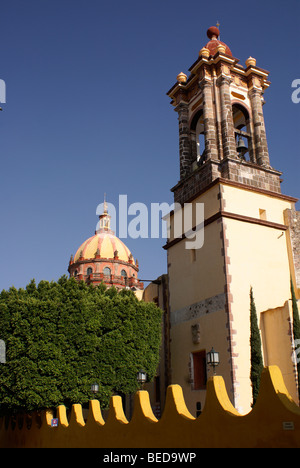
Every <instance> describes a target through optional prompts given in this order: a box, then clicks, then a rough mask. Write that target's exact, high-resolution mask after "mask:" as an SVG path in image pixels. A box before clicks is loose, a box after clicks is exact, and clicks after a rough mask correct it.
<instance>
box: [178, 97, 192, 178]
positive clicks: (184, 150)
mask: <svg viewBox="0 0 300 468" xmlns="http://www.w3.org/2000/svg"><path fill="white" fill-rule="evenodd" d="M176 111H177V112H178V121H179V157H180V179H183V178H184V177H186V176H187V175H188V174H189V173H190V172H191V139H190V130H189V125H188V120H189V119H188V105H187V104H186V103H183V102H182V103H180V104H179V105H178V106H177V108H176Z"/></svg>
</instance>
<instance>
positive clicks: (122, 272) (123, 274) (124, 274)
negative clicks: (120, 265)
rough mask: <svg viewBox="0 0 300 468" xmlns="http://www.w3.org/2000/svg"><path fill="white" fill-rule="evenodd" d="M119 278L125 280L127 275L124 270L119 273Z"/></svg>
mask: <svg viewBox="0 0 300 468" xmlns="http://www.w3.org/2000/svg"><path fill="white" fill-rule="evenodd" d="M121 276H123V278H127V273H126V271H125V270H122V271H121Z"/></svg>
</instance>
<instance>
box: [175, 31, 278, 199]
mask: <svg viewBox="0 0 300 468" xmlns="http://www.w3.org/2000/svg"><path fill="white" fill-rule="evenodd" d="M207 36H208V38H209V42H207V43H206V45H205V46H204V47H202V49H200V52H199V57H198V59H197V60H196V62H195V63H194V64H193V65H192V66H191V67H190V69H189V72H190V75H189V76H188V75H186V74H185V73H183V72H181V73H180V74H179V75H178V76H177V82H176V83H175V84H174V86H173V87H172V88H171V89H170V90H169V91H168V93H167V95H168V96H169V97H170V98H171V104H172V105H173V106H174V109H175V111H176V112H177V113H178V121H179V158H180V180H179V182H178V184H177V185H176V186H175V187H174V188H173V189H172V190H173V191H174V195H175V201H178V202H182V203H183V202H185V201H187V200H189V198H191V197H193V196H195V195H196V194H197V193H198V192H199V191H201V190H202V189H204V188H205V187H207V186H208V185H209V184H210V183H211V182H213V181H214V180H215V179H217V178H225V179H229V180H231V181H234V182H239V183H243V184H246V185H250V186H253V187H256V188H261V189H265V190H268V191H271V192H275V193H280V176H281V173H280V172H278V171H276V170H274V169H273V168H272V167H271V165H270V159H269V152H268V145H267V137H266V129H265V122H264V115H263V104H264V98H263V95H264V92H265V90H266V89H267V88H268V87H269V85H270V82H269V81H268V75H269V72H268V71H266V70H264V69H263V68H259V67H258V66H257V64H256V60H255V58H253V57H249V58H248V59H247V60H246V63H245V66H243V65H241V64H240V63H239V59H237V58H235V57H234V56H233V54H232V52H231V50H230V48H229V47H228V45H227V44H225V43H224V42H221V41H220V38H219V36H220V31H219V29H218V28H217V27H215V26H212V27H210V28H209V29H208V31H207Z"/></svg>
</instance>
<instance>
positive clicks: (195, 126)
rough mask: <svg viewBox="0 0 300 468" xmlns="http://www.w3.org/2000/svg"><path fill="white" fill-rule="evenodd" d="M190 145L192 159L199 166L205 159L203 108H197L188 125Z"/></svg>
mask: <svg viewBox="0 0 300 468" xmlns="http://www.w3.org/2000/svg"><path fill="white" fill-rule="evenodd" d="M190 132H191V140H192V142H193V145H192V159H193V162H197V165H198V166H201V165H202V164H203V163H204V162H205V161H206V151H205V131H204V117H203V110H202V109H201V110H199V111H198V112H197V113H196V114H195V115H194V117H193V118H192V121H191V125H190Z"/></svg>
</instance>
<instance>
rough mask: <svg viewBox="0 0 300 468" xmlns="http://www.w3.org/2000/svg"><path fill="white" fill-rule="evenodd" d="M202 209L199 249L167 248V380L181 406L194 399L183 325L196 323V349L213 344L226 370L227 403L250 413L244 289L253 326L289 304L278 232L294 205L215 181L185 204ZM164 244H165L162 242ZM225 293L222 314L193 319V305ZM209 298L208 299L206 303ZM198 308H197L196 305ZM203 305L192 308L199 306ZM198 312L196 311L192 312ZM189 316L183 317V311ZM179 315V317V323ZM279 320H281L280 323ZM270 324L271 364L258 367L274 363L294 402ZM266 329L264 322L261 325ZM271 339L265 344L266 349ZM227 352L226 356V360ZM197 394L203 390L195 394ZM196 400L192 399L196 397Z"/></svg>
mask: <svg viewBox="0 0 300 468" xmlns="http://www.w3.org/2000/svg"><path fill="white" fill-rule="evenodd" d="M193 203H194V204H195V203H204V204H205V209H204V212H205V219H206V220H208V219H209V218H211V217H212V216H214V215H218V213H219V214H222V217H221V218H219V219H216V218H214V219H213V220H212V219H210V221H212V222H210V223H208V224H207V225H206V226H205V229H204V245H203V247H202V248H201V249H199V250H196V252H195V253H194V254H193V255H192V252H191V251H190V250H187V249H186V248H185V241H184V240H182V241H180V242H177V243H174V244H173V245H172V246H171V247H170V248H169V249H168V264H169V270H168V272H169V286H170V313H171V362H172V376H173V378H172V382H173V383H179V382H180V385H182V386H183V388H184V389H185V391H186V401H187V404H188V407H189V408H191V411H192V409H193V408H194V406H195V401H199V400H202V396H200V398H199V399H197V396H196V395H195V393H194V394H193V392H192V391H191V390H190V384H189V382H188V378H187V375H188V363H189V355H190V353H191V352H193V350H194V349H195V346H194V345H193V343H192V341H191V338H190V337H191V326H192V325H193V324H194V323H195V322H196V321H197V322H198V323H199V325H200V330H201V341H200V343H199V345H198V348H199V350H201V349H206V351H207V352H208V351H209V350H210V348H211V347H212V346H213V347H214V348H215V349H217V350H218V351H219V352H220V359H221V366H222V375H223V377H224V379H225V381H226V383H229V382H230V379H231V372H232V369H234V385H235V387H234V388H235V393H234V398H232V395H231V393H230V392H231V388H229V387H228V388H229V396H230V398H231V399H232V401H234V404H235V405H236V407H237V408H238V410H239V411H240V412H241V413H247V412H248V411H250V409H251V404H252V389H251V382H250V345H249V340H250V297H249V294H250V287H251V286H252V287H253V292H254V299H255V304H256V308H257V312H258V320H259V326H261V317H260V315H261V314H263V313H264V312H265V311H268V310H270V309H276V308H282V307H284V304H285V303H286V301H288V300H289V299H290V276H291V274H292V273H293V272H292V271H291V265H292V262H291V258H290V251H289V249H288V245H289V239H288V236H289V231H288V229H286V227H285V226H284V223H285V219H286V218H285V211H286V210H289V209H292V208H293V206H294V201H293V200H292V199H289V198H287V197H281V196H277V195H275V194H274V196H273V195H270V193H266V192H263V191H256V190H253V189H251V188H250V189H249V188H248V189H247V188H246V187H242V186H241V185H236V184H230V183H228V182H227V183H223V182H221V183H219V184H218V183H216V184H215V185H214V186H213V187H211V188H210V189H209V190H208V191H207V192H205V193H203V194H201V195H200V196H199V197H198V198H196V199H194V200H193ZM170 240H172V238H171V239H170ZM225 291H227V293H228V294H227V296H226V297H227V299H228V302H229V312H228V313H227V312H226V306H225V304H224V308H223V310H222V309H221V308H214V307H213V308H211V307H210V311H209V313H208V314H207V315H205V314H204V313H203V310H202V309H201V310H202V312H201V313H200V314H199V313H198V315H197V317H194V318H193V314H192V312H193V311H194V310H195V311H197V310H199V307H198V306H199V304H200V303H201V301H202V302H203V301H205V300H206V299H211V298H215V297H217V296H218V295H221V294H222V293H223V294H225ZM212 300H213V299H212ZM197 304H198V306H197ZM202 305H203V304H200V306H201V307H202ZM197 307H198V309H197ZM189 309H190V310H191V311H192V312H191V313H190V316H189V314H188V313H187V311H188V310H189ZM180 317H181V319H180ZM282 320H283V319H282ZM276 323H277V325H276V326H277V327H278V335H277V333H276V330H275V324H272V330H273V333H272V334H270V333H269V334H268V337H269V338H268V348H269V354H270V352H271V351H270V350H271V349H272V350H273V351H272V360H271V361H268V362H265V364H266V365H267V364H279V365H280V367H281V369H282V372H283V373H284V375H285V377H286V379H287V386H288V389H289V391H290V393H291V394H292V395H293V397H295V398H296V395H297V389H296V384H295V376H294V368H293V366H291V358H290V354H291V340H290V338H288V339H287V340H285V341H284V348H283V349H282V351H281V353H282V355H281V358H280V360H277V358H276V356H275V353H274V350H275V348H276V346H277V345H276V342H277V339H278V337H279V336H280V334H282V329H286V326H287V322H281V323H280V324H279V323H278V320H277V322H276ZM268 324H271V322H270V321H268V323H267V324H266V326H268ZM271 340H273V343H271ZM229 346H231V358H232V359H230V356H229ZM203 393H205V392H203ZM198 396H199V395H198Z"/></svg>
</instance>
